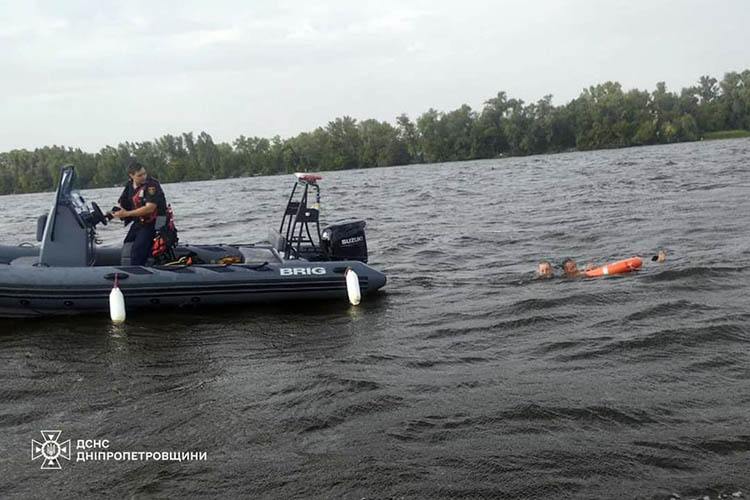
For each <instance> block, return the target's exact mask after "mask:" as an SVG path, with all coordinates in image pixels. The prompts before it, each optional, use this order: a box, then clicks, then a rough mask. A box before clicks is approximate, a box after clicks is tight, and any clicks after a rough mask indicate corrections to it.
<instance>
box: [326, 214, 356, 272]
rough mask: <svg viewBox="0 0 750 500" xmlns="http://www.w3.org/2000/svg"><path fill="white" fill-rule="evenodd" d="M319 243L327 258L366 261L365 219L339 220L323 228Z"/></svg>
mask: <svg viewBox="0 0 750 500" xmlns="http://www.w3.org/2000/svg"><path fill="white" fill-rule="evenodd" d="M320 244H321V247H322V250H323V252H325V255H326V258H328V259H329V260H358V261H361V262H367V240H366V239H365V221H363V220H358V221H353V222H340V223H338V224H332V225H330V226H328V227H327V228H325V229H324V230H323V234H322V235H321V237H320Z"/></svg>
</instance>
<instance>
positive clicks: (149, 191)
mask: <svg viewBox="0 0 750 500" xmlns="http://www.w3.org/2000/svg"><path fill="white" fill-rule="evenodd" d="M148 194H156V187H155V186H149V187H148Z"/></svg>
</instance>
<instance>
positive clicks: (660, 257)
mask: <svg viewBox="0 0 750 500" xmlns="http://www.w3.org/2000/svg"><path fill="white" fill-rule="evenodd" d="M651 260H653V261H654V262H664V261H665V260H667V254H666V253H665V252H664V250H659V251H658V252H657V253H656V255H654V256H653V257H651Z"/></svg>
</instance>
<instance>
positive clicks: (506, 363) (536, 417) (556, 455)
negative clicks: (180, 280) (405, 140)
mask: <svg viewBox="0 0 750 500" xmlns="http://www.w3.org/2000/svg"><path fill="white" fill-rule="evenodd" d="M290 183H291V177H270V178H254V179H236V180H225V181H215V182H201V183H189V184H181V185H167V186H166V192H167V195H168V196H169V198H170V201H171V202H172V204H173V206H174V208H175V211H176V213H177V218H178V226H179V227H180V228H181V230H182V233H181V236H182V240H183V241H187V242H191V243H209V242H214V243H217V242H226V243H231V242H233V241H240V240H242V241H247V240H260V239H262V238H263V236H264V235H265V232H266V228H267V227H268V226H270V225H275V224H277V223H278V220H279V217H280V215H281V214H280V211H281V209H282V207H283V204H284V202H285V196H286V194H287V190H288V189H289V188H290V187H291V186H290ZM322 185H323V209H324V212H323V213H324V218H326V220H328V221H333V220H335V219H337V218H343V217H347V216H351V217H357V218H364V219H366V220H367V221H368V240H369V245H370V248H371V265H373V266H374V267H376V268H379V269H381V270H383V271H384V272H385V273H386V274H387V275H388V277H389V282H388V285H387V287H386V289H385V293H383V294H381V295H380V296H378V297H375V298H372V299H370V300H367V301H366V302H365V303H363V304H362V305H361V306H360V307H358V308H356V309H355V308H351V307H350V306H348V304H347V303H346V301H345V300H344V299H343V298H342V300H341V302H340V303H335V302H333V303H331V302H328V303H305V304H294V305H292V304H289V305H278V306H273V307H255V308H245V309H230V310H223V311H220V312H211V311H205V310H203V311H200V312H198V313H183V312H174V311H172V312H168V313H165V314H163V315H157V314H148V315H140V316H138V315H131V317H130V318H129V319H128V322H127V323H126V324H125V325H124V326H122V327H113V326H111V325H110V323H109V321H108V318H107V317H79V318H68V319H62V320H24V321H15V320H14V321H11V320H0V325H1V328H2V334H1V335H0V355H2V363H0V373H1V374H2V386H0V397H1V401H2V410H1V416H0V429H2V445H0V450H2V453H1V454H0V468H1V469H2V471H3V474H2V475H1V476H0V496H1V497H3V498H23V497H29V498H39V497H43V496H49V495H53V496H55V497H58V498H79V497H95V496H108V497H112V498H151V497H155V498H178V497H179V498H186V499H187V498H205V497H257V498H289V497H299V498H311V497H314V498H317V497H326V498H362V497H367V498H384V497H406V498H493V497H499V498H592V499H593V498H635V497H638V498H669V497H670V495H672V494H673V493H676V494H679V495H681V496H682V497H683V498H689V497H698V496H703V495H709V496H710V497H711V498H715V497H717V496H719V495H730V494H731V493H733V492H737V491H742V492H744V494H745V495H747V494H748V491H749V490H750V479H749V477H750V472H749V471H750V355H749V354H748V348H749V347H750V329H749V328H748V324H749V322H750V304H749V302H748V290H749V289H750V286H749V285H750V236H748V226H749V225H750V222H748V217H747V216H748V214H749V213H750V196H748V194H749V193H750V141H748V140H734V141H721V142H712V143H693V144H681V145H674V146H663V147H648V148H635V149H627V150H618V151H601V152H590V153H571V154H561V155H551V156H537V157H529V158H514V159H504V160H493V161H479V162H466V163H452V164H443V165H428V166H412V167H397V168H387V169H374V170H369V171H347V172H336V173H328V174H325V175H324V180H323V184H322ZM117 191H118V190H116V189H104V190H93V191H87V192H86V193H84V194H85V195H87V197H88V198H89V199H91V200H95V201H98V202H99V203H100V204H101V205H103V206H107V205H109V204H110V203H111V202H112V200H114V199H115V198H116V194H117ZM49 203H50V195H49V194H42V195H39V194H35V195H23V196H10V197H2V198H0V214H2V215H0V229H1V230H2V234H3V240H4V242H5V243H10V242H19V241H23V240H29V239H31V238H32V234H33V231H34V227H33V223H34V220H33V218H34V217H35V216H36V215H38V214H40V213H42V212H43V211H45V210H46V208H47V206H48V204H49ZM101 236H102V238H103V239H104V240H105V243H114V242H116V241H118V240H119V239H120V238H122V237H123V236H124V231H123V230H122V229H121V228H120V229H118V228H114V227H111V226H110V227H108V228H106V229H104V230H103V231H101ZM659 247H662V248H664V249H666V251H667V254H668V261H667V262H666V263H664V264H661V265H656V264H652V263H651V262H650V261H648V262H647V263H646V265H645V267H644V269H643V270H642V271H641V272H639V273H637V275H629V276H620V277H610V278H605V279H596V280H593V279H588V280H567V279H560V278H556V279H554V280H551V281H535V280H533V279H531V278H532V277H533V269H534V267H535V264H536V262H537V261H539V260H542V259H550V260H552V261H553V262H555V263H559V262H560V261H561V260H562V259H563V258H564V257H566V256H572V257H574V258H576V259H577V260H578V261H579V262H580V263H584V262H586V261H588V260H595V261H598V262H606V261H608V260H613V259H617V258H622V257H627V256H631V255H641V256H644V257H650V256H651V255H653V253H654V252H655V251H656V249H657V248H659ZM45 429H58V430H62V432H63V434H62V439H65V438H69V439H73V440H76V439H108V440H109V441H110V443H111V444H110V448H109V450H110V451H118V450H119V451H139V450H142V451H161V450H165V451H167V450H168V451H172V450H174V451H200V452H206V454H207V460H206V461H192V462H182V463H179V462H178V463H170V462H154V461H151V462H141V461H128V462H123V461H121V462H116V461H107V462H75V457H73V458H74V460H73V461H71V462H67V461H65V460H62V462H63V463H62V470H59V471H42V470H40V469H39V467H40V461H39V460H37V461H34V462H32V461H31V457H30V456H29V452H30V446H31V440H32V439H37V440H40V439H41V435H40V434H39V431H40V430H45ZM74 443H75V441H74ZM73 451H74V452H75V451H77V450H75V449H74V450H73Z"/></svg>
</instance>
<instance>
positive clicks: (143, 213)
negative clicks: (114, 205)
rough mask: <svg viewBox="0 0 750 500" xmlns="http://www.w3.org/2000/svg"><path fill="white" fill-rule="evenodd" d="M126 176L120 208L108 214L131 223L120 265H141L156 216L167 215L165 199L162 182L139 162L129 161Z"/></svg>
mask: <svg viewBox="0 0 750 500" xmlns="http://www.w3.org/2000/svg"><path fill="white" fill-rule="evenodd" d="M128 178H129V179H128V182H127V183H126V184H125V188H124V189H123V191H122V194H121V195H120V199H119V200H118V204H119V206H120V210H116V211H114V210H113V211H112V212H111V213H110V214H111V215H112V217H114V218H116V219H121V220H124V221H125V225H127V224H131V225H130V230H129V231H128V234H127V236H125V241H124V243H123V245H122V257H121V263H122V265H125V266H127V265H132V266H143V265H145V264H146V261H147V260H148V258H149V256H150V255H151V247H152V244H153V240H154V236H155V234H156V225H157V219H159V220H163V219H164V217H166V215H167V200H166V198H165V197H164V191H162V189H161V185H160V184H159V183H158V182H157V181H156V180H155V179H153V178H151V177H149V176H148V173H147V172H146V169H145V168H143V165H141V164H140V163H138V162H136V161H134V162H132V163H130V165H128Z"/></svg>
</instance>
